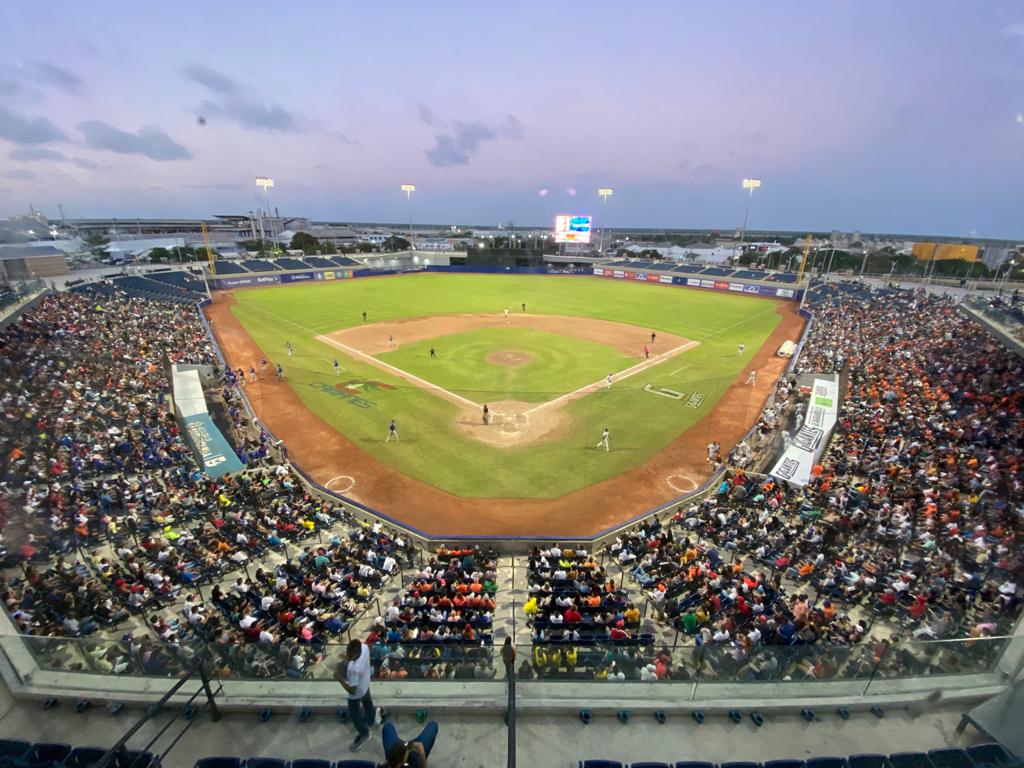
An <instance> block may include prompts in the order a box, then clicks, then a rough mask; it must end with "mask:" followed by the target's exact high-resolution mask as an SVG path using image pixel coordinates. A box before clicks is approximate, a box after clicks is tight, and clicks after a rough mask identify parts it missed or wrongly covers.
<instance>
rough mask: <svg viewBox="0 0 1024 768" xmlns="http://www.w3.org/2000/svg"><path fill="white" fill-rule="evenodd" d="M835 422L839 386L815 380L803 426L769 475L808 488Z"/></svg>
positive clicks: (828, 381)
mask: <svg viewBox="0 0 1024 768" xmlns="http://www.w3.org/2000/svg"><path fill="white" fill-rule="evenodd" d="M838 418H839V382H838V381H832V380H830V379H815V380H814V387H813V389H812V390H811V402H810V405H809V406H808V407H807V416H806V418H805V419H804V423H803V425H802V426H801V427H800V430H799V431H798V432H797V433H796V435H795V436H794V437H793V443H792V445H790V446H789V448H787V449H786V452H785V453H784V454H782V458H781V459H779V461H778V463H777V464H776V465H775V467H774V468H773V469H772V471H771V472H770V473H769V474H771V475H772V477H777V478H779V479H780V480H785V481H786V482H788V483H793V484H794V485H799V486H804V485H807V483H808V482H810V480H811V470H812V469H813V467H814V465H815V464H816V463H817V461H818V460H819V459H820V458H821V456H822V454H824V453H825V448H826V447H827V446H828V441H829V440H830V439H831V438H832V431H833V430H834V429H835V427H836V421H837V419H838Z"/></svg>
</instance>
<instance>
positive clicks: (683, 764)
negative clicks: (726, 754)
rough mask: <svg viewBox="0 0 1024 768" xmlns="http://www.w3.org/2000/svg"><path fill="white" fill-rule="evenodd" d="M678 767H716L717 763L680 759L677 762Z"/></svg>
mask: <svg viewBox="0 0 1024 768" xmlns="http://www.w3.org/2000/svg"><path fill="white" fill-rule="evenodd" d="M676 768H715V764H714V763H706V762H704V761H703V760H680V761H679V762H678V763H676Z"/></svg>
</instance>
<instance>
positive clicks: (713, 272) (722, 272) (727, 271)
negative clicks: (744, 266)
mask: <svg viewBox="0 0 1024 768" xmlns="http://www.w3.org/2000/svg"><path fill="white" fill-rule="evenodd" d="M733 271H734V270H733V269H732V268H730V267H708V268H707V269H705V270H704V271H703V272H701V273H700V274H702V275H708V276H709V277H729V276H730V275H731V274H732V273H733Z"/></svg>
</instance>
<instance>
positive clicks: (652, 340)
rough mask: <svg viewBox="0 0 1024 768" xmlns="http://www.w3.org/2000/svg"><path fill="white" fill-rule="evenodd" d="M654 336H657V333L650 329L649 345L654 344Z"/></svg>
mask: <svg viewBox="0 0 1024 768" xmlns="http://www.w3.org/2000/svg"><path fill="white" fill-rule="evenodd" d="M656 338H658V334H656V333H655V332H654V331H651V345H652V346H653V345H654V340H655V339H656Z"/></svg>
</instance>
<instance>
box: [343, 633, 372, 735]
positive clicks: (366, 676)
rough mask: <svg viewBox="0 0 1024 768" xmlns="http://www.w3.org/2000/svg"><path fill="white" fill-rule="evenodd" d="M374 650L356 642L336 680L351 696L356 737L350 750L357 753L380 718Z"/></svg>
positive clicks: (349, 647) (347, 652) (348, 649)
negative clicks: (372, 679) (372, 689)
mask: <svg viewBox="0 0 1024 768" xmlns="http://www.w3.org/2000/svg"><path fill="white" fill-rule="evenodd" d="M371 671H372V670H371V667H370V649H369V648H367V647H366V646H365V645H363V643H362V642H360V641H359V640H352V641H351V642H349V644H348V647H347V648H346V649H345V658H344V659H343V660H342V662H341V663H340V664H339V665H338V668H337V670H336V671H335V673H334V679H335V680H337V681H338V682H339V683H341V685H342V687H343V688H344V689H345V692H346V693H347V694H348V714H349V719H350V720H351V721H352V725H354V726H355V728H356V738H355V741H353V742H352V745H351V746H350V747H349V749H351V750H352V751H353V752H355V751H356V750H357V749H359V748H360V747H361V746H363V744H364V743H365V742H366V740H367V739H368V738H370V726H371V725H373V724H374V720H375V718H376V708H375V707H374V706H373V699H372V698H371V696H370V674H371Z"/></svg>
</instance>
